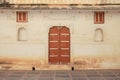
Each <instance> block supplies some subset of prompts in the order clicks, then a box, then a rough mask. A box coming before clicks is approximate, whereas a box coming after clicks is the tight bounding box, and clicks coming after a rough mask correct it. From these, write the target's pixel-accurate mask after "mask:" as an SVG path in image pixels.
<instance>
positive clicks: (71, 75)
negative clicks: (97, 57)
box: [0, 69, 120, 80]
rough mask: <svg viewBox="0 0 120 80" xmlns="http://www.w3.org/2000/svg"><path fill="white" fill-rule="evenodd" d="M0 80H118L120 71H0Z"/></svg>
mask: <svg viewBox="0 0 120 80" xmlns="http://www.w3.org/2000/svg"><path fill="white" fill-rule="evenodd" d="M0 80H120V69H118V70H75V71H65V70H63V71H61V70H60V71H58V70H57V71H56V70H49V71H48V70H40V71H0Z"/></svg>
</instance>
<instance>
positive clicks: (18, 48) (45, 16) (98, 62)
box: [0, 9, 120, 69]
mask: <svg viewBox="0 0 120 80" xmlns="http://www.w3.org/2000/svg"><path fill="white" fill-rule="evenodd" d="M16 11H19V10H9V9H6V10H5V9H0V24H1V25H0V63H1V66H0V68H1V69H6V67H7V66H8V67H10V69H31V67H32V66H36V67H37V68H38V69H43V68H45V69H53V66H52V65H48V32H49V28H50V27H52V26H67V27H68V28H70V32H71V65H73V66H75V67H76V68H77V69H83V68H89V69H90V68H93V69H94V68H120V59H119V56H120V49H119V48H120V37H119V36H120V34H119V32H120V27H119V23H120V11H118V10H104V11H105V23H104V24H94V11H96V10H25V11H28V23H17V22H16ZM21 11H24V10H21ZM102 11H103V10H102ZM21 27H24V28H26V30H27V34H28V35H27V36H28V40H27V41H18V40H17V37H18V36H17V35H18V29H19V28H21ZM97 28H101V29H103V35H104V41H103V42H95V41H94V33H95V30H96V29H97ZM24 65H26V66H24ZM71 65H67V66H68V67H65V65H64V68H65V69H67V68H70V66H71ZM45 66H46V67H45ZM50 66H52V67H50ZM54 66H56V65H54ZM62 67H63V66H61V68H62ZM56 68H57V69H60V68H59V67H56Z"/></svg>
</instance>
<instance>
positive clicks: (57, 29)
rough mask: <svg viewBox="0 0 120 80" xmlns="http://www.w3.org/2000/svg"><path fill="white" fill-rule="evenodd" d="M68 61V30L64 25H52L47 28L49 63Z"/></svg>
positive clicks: (65, 62) (64, 62)
mask: <svg viewBox="0 0 120 80" xmlns="http://www.w3.org/2000/svg"><path fill="white" fill-rule="evenodd" d="M69 62H70V30H69V28H67V27H65V26H53V27H52V28H50V30H49V63H52V64H67V63H69Z"/></svg>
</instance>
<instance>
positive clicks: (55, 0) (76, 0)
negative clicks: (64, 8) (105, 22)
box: [1, 0, 120, 4]
mask: <svg viewBox="0 0 120 80" xmlns="http://www.w3.org/2000/svg"><path fill="white" fill-rule="evenodd" d="M2 1H3V0H1V2H2ZM6 1H7V2H9V3H12V4H103V3H120V0H6Z"/></svg>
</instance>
